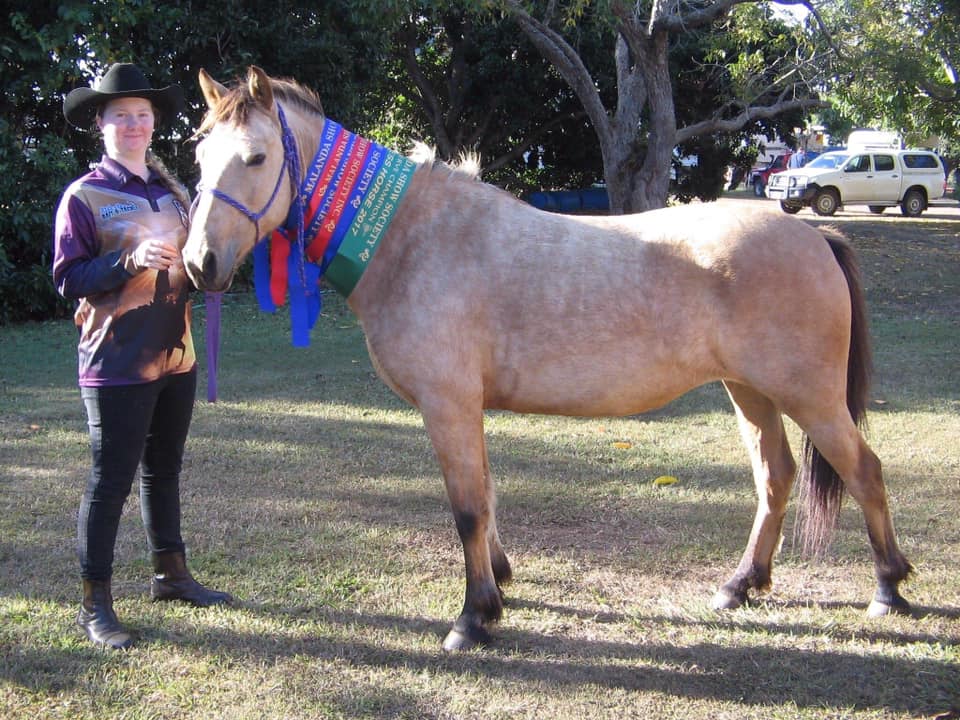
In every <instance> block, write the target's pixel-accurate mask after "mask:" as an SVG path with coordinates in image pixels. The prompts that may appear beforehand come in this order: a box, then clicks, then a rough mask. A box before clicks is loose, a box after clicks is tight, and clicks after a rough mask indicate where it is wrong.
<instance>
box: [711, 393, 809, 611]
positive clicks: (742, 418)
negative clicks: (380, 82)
mask: <svg viewBox="0 0 960 720" xmlns="http://www.w3.org/2000/svg"><path fill="white" fill-rule="evenodd" d="M724 385H725V386H726V388H727V392H728V394H729V395H730V399H731V400H732V401H733V405H734V408H735V409H736V412H737V422H738V424H739V426H740V435H741V437H742V438H743V443H744V445H746V446H747V450H748V452H749V453H750V462H751V464H752V466H753V480H754V483H755V484H756V488H757V513H756V516H755V517H754V520H753V529H752V530H751V531H750V540H749V541H748V542H747V547H746V549H745V550H744V553H743V557H742V559H741V560H740V564H739V565H738V566H737V569H736V571H735V572H734V573H733V575H732V576H731V577H730V579H729V580H727V582H726V583H724V584H723V586H722V587H721V588H720V589H719V590H718V591H717V593H716V595H714V597H713V607H714V608H716V609H718V610H719V609H731V608H737V607H740V606H741V605H743V604H744V603H746V602H747V601H748V591H749V590H751V589H753V590H766V589H767V588H769V587H770V578H771V567H772V564H773V555H774V553H775V552H776V550H777V548H778V547H779V545H780V538H781V530H782V528H783V518H784V515H785V514H786V508H787V500H788V498H789V497H790V488H791V486H792V485H793V478H794V474H795V472H796V463H795V462H794V459H793V455H792V453H791V452H790V445H789V443H788V442H787V437H786V432H785V431H784V427H783V419H782V417H781V415H780V411H779V410H778V409H777V408H776V406H775V405H774V404H773V403H772V402H771V401H770V400H769V399H768V398H767V397H765V396H764V395H761V394H760V393H758V392H757V391H756V390H753V389H752V388H750V387H747V386H746V385H740V384H738V383H734V382H725V383H724Z"/></svg>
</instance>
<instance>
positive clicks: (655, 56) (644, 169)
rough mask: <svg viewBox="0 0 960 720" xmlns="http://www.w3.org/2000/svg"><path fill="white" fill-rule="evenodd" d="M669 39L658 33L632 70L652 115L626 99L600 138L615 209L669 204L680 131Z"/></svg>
mask: <svg viewBox="0 0 960 720" xmlns="http://www.w3.org/2000/svg"><path fill="white" fill-rule="evenodd" d="M667 41H668V36H667V33H665V32H659V33H656V34H655V35H654V36H653V37H651V38H648V39H647V41H646V42H644V43H643V44H642V46H641V47H640V51H639V52H635V53H634V55H635V56H634V57H633V58H632V61H633V66H632V70H631V74H632V75H636V76H638V77H636V80H635V82H636V83H638V84H640V85H642V87H643V100H644V105H643V106H644V107H646V108H647V111H648V113H647V117H646V118H642V119H641V112H640V111H641V110H642V107H639V108H636V107H635V108H627V107H624V106H623V105H621V107H619V108H618V111H617V115H616V119H615V121H613V122H612V123H611V124H610V132H609V134H608V137H607V142H606V143H601V151H602V152H603V170H604V178H605V180H606V182H607V193H608V195H609V197H610V213H611V214H612V215H621V214H626V213H636V212H644V211H646V210H655V209H657V208H662V207H665V206H666V204H667V196H668V194H669V192H670V168H671V164H672V156H673V148H674V146H675V145H676V136H677V121H676V116H675V111H674V104H673V86H672V85H671V83H670V72H669V65H668V61H667ZM635 48H636V46H635ZM623 82H624V76H623V75H621V84H622V83H623Z"/></svg>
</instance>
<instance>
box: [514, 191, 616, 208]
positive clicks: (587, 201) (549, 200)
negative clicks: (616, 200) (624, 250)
mask: <svg viewBox="0 0 960 720" xmlns="http://www.w3.org/2000/svg"><path fill="white" fill-rule="evenodd" d="M524 199H525V200H526V201H527V202H528V203H530V204H531V205H533V206H534V207H536V208H540V209H541V210H549V211H550V212H560V213H572V212H607V211H608V210H609V209H610V199H609V198H608V197H607V190H606V188H584V189H582V190H541V191H539V192H534V193H530V194H529V195H527V197H526V198H524Z"/></svg>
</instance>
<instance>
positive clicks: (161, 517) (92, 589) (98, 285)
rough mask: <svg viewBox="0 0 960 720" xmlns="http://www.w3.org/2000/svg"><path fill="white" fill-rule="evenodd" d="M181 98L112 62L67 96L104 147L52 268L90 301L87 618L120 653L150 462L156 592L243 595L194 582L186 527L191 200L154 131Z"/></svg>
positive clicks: (82, 352) (64, 207)
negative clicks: (125, 564)
mask: <svg viewBox="0 0 960 720" xmlns="http://www.w3.org/2000/svg"><path fill="white" fill-rule="evenodd" d="M182 104H183V92H182V90H181V89H180V87H179V86H176V85H171V86H169V87H165V88H162V89H153V88H151V87H150V84H149V82H148V81H147V79H146V77H145V76H144V75H143V73H142V72H141V71H140V70H139V69H138V68H137V67H136V66H134V65H130V64H116V65H113V66H111V67H110V69H109V70H108V71H107V72H106V74H105V75H104V76H103V78H102V79H101V81H100V83H99V85H98V86H97V89H95V90H94V89H91V88H77V89H75V90H73V91H71V92H70V93H69V94H68V95H67V97H66V99H65V100H64V103H63V114H64V117H66V119H67V121H68V122H69V123H70V124H71V125H73V126H75V127H77V128H79V129H92V128H93V127H94V124H95V127H96V128H97V130H99V132H100V133H101V134H102V137H103V144H104V149H105V154H104V156H103V158H102V159H101V161H100V163H99V164H98V165H97V166H96V167H95V168H94V169H93V170H92V171H91V172H89V173H87V174H85V175H83V176H82V177H80V178H78V179H77V180H75V181H74V182H73V183H71V184H70V186H69V187H68V188H67V189H66V191H65V192H64V194H63V197H62V198H61V200H60V204H59V207H58V208H57V215H56V224H55V230H54V261H53V278H54V282H55V283H56V286H57V290H58V291H59V292H60V294H62V295H63V296H64V297H66V298H73V299H77V300H79V306H78V308H77V311H76V323H77V327H78V329H79V331H80V341H79V346H78V351H79V374H80V395H81V397H82V399H83V402H84V405H85V407H86V411H87V418H88V424H89V428H90V447H91V451H92V456H93V467H92V471H91V473H90V478H89V480H88V482H87V486H86V490H85V492H84V493H83V498H82V501H81V504H80V511H79V514H78V521H77V541H78V542H77V545H78V555H79V559H80V576H81V579H82V586H83V599H82V602H81V606H80V613H79V615H78V617H77V623H78V624H79V625H80V626H81V627H82V628H84V630H85V631H86V633H87V636H88V637H89V638H90V640H91V641H93V642H94V643H96V644H98V645H105V646H107V647H111V648H117V649H122V648H127V647H130V645H131V644H132V638H131V636H130V633H129V632H127V630H126V629H125V628H124V627H123V625H121V624H120V622H119V620H118V619H117V616H116V614H115V613H114V610H113V597H112V593H111V589H110V579H111V576H112V572H113V551H114V544H115V542H116V537H117V528H118V526H119V522H120V514H121V511H122V510H123V505H124V502H125V501H126V499H127V497H128V495H129V494H130V490H131V487H132V485H133V480H134V477H135V476H136V472H137V467H138V466H139V467H140V499H141V508H142V516H143V522H144V525H145V526H146V531H147V543H148V545H149V548H150V551H151V553H152V557H153V567H154V571H155V572H154V576H153V580H152V582H151V587H150V594H151V596H152V598H153V599H154V600H183V601H186V602H188V603H191V604H193V605H196V606H209V605H217V604H222V603H230V602H232V598H231V597H230V595H228V594H227V593H223V592H217V591H213V590H209V589H207V588H205V587H204V586H203V585H201V584H199V583H198V582H197V581H196V580H194V579H193V577H192V576H191V574H190V572H189V570H188V569H187V566H186V562H185V549H184V544H183V539H182V538H181V536H180V486H179V479H180V466H181V461H182V458H183V448H184V443H185V442H186V437H187V431H188V429H189V427H190V419H191V416H192V414H193V401H194V394H195V391H196V374H197V370H196V358H195V355H194V349H193V339H192V337H191V332H190V302H189V281H188V279H187V277H186V275H185V274H184V271H183V263H182V261H181V258H180V249H181V248H182V247H183V244H184V242H186V238H187V226H188V219H187V208H188V207H189V201H188V197H187V194H186V192H185V190H184V189H183V187H182V186H181V185H180V183H179V182H177V181H176V180H175V179H174V178H173V177H172V176H171V175H170V173H169V172H168V171H167V170H166V169H165V168H164V167H163V165H162V164H161V163H159V162H158V161H157V160H156V159H155V158H154V157H153V155H152V153H151V152H150V141H151V139H152V137H153V130H154V123H155V121H170V120H171V119H173V118H174V117H175V116H176V114H177V112H179V110H180V108H181V107H182Z"/></svg>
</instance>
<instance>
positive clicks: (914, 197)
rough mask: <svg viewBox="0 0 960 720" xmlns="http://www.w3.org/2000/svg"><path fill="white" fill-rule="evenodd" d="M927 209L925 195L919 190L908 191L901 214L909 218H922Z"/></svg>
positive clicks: (902, 203) (901, 205)
mask: <svg viewBox="0 0 960 720" xmlns="http://www.w3.org/2000/svg"><path fill="white" fill-rule="evenodd" d="M924 209H926V202H924V199H923V193H921V192H920V191H919V190H908V191H907V194H906V195H904V196H903V201H902V202H901V203H900V212H902V213H903V214H904V215H906V216H907V217H920V215H921V213H923V211H924Z"/></svg>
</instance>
